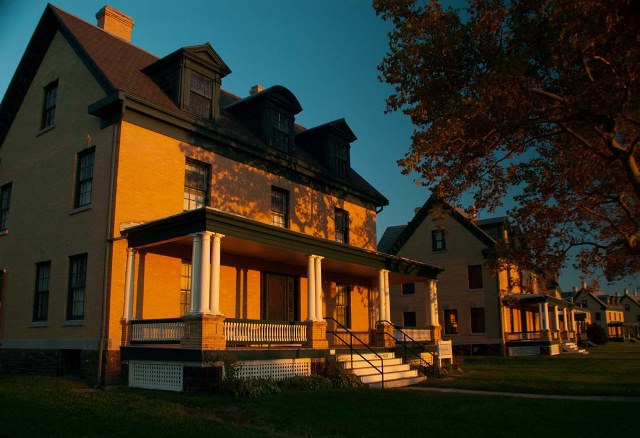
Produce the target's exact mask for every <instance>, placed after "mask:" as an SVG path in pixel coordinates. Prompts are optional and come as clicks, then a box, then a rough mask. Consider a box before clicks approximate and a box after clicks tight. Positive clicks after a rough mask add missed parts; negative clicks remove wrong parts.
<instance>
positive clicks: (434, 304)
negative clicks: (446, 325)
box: [429, 280, 440, 327]
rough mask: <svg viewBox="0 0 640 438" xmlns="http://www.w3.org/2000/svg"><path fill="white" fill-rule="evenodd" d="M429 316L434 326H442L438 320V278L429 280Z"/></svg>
mask: <svg viewBox="0 0 640 438" xmlns="http://www.w3.org/2000/svg"><path fill="white" fill-rule="evenodd" d="M429 318H430V320H431V325H432V326H435V327H439V326H440V321H439V320H438V283H437V282H436V280H429Z"/></svg>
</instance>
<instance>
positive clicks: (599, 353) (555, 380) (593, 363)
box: [425, 342, 640, 396]
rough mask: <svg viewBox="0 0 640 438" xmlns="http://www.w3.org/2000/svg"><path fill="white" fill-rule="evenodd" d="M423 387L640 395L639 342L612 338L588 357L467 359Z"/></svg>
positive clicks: (569, 355) (593, 349) (572, 355)
mask: <svg viewBox="0 0 640 438" xmlns="http://www.w3.org/2000/svg"><path fill="white" fill-rule="evenodd" d="M460 369H461V373H458V372H456V371H455V370H454V371H453V372H451V373H450V376H449V377H448V378H444V379H430V380H429V381H427V383H426V384H425V385H426V386H441V387H451V388H465V389H483V390H490V391H491V390H493V391H509V392H531V393H544V394H578V395H625V396H640V343H617V342H610V343H609V344H607V345H604V346H598V347H593V348H589V354H588V355H581V354H566V355H560V356H554V357H549V356H545V357H512V358H509V357H466V358H463V360H462V364H461V365H460Z"/></svg>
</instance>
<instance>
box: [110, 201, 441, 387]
mask: <svg viewBox="0 0 640 438" xmlns="http://www.w3.org/2000/svg"><path fill="white" fill-rule="evenodd" d="M123 235H124V236H125V237H126V239H127V244H128V245H127V246H128V248H127V259H126V272H125V284H124V294H123V298H124V299H123V313H122V319H121V322H122V336H121V340H120V346H121V347H120V350H121V357H122V362H123V365H124V366H125V367H126V366H129V364H130V362H131V361H134V363H136V366H137V367H140V366H142V365H143V364H142V363H143V362H145V361H146V362H149V359H150V358H153V359H157V360H160V359H161V362H162V361H163V362H165V363H166V364H169V365H177V364H182V365H183V366H186V365H185V364H188V366H189V367H190V368H191V371H189V373H186V372H185V375H187V374H193V373H194V372H196V373H205V374H206V373H207V372H209V371H205V370H204V369H205V368H209V367H211V366H212V365H213V364H214V362H216V361H217V362H219V361H220V360H221V358H223V357H228V356H231V355H233V356H235V357H240V356H241V357H243V358H245V359H246V360H252V361H255V360H263V359H260V358H269V359H264V360H278V359H277V358H279V357H284V358H285V359H287V360H289V359H291V360H296V361H298V360H299V359H300V360H302V359H304V360H305V362H308V369H312V368H313V367H316V366H320V365H318V363H321V362H323V361H326V359H327V357H329V356H330V353H331V352H332V351H335V350H336V349H340V348H342V347H343V343H342V342H341V341H340V340H338V339H337V336H339V333H341V332H344V331H343V330H342V329H343V328H346V327H348V329H346V330H347V332H348V333H349V336H352V337H353V335H354V334H357V337H358V339H359V341H358V343H357V344H358V345H359V346H362V347H364V346H366V347H369V348H373V347H383V348H388V349H392V348H393V347H394V346H395V342H396V340H395V338H393V337H389V336H386V335H384V333H388V332H393V329H390V328H385V324H384V323H380V321H381V320H386V319H388V318H389V308H390V303H389V288H390V285H391V284H400V283H404V282H425V283H427V285H428V287H430V288H432V289H433V290H434V291H435V278H436V276H437V274H438V273H439V272H440V269H438V268H434V267H432V266H429V265H425V264H423V263H419V262H414V261H411V260H408V259H403V258H400V257H395V256H389V255H385V254H381V253H378V252H375V251H369V250H365V249H361V248H356V247H353V246H350V245H345V244H342V243H339V242H334V241H331V240H327V239H322V238H317V237H313V236H309V235H307V234H302V233H298V232H292V231H291V230H288V229H285V228H280V227H274V226H271V225H268V224H264V223H259V222H256V221H253V220H249V219H246V218H244V217H240V216H236V215H229V214H226V213H224V212H220V211H218V210H213V209H210V208H203V209H200V210H194V211H189V212H185V213H182V214H179V215H175V216H171V217H168V218H164V219H160V220H158V221H154V222H151V223H146V224H143V225H137V226H133V227H129V228H126V229H124V230H123ZM185 264H186V266H187V269H184V266H185ZM180 266H182V268H181V267H180ZM432 295H433V299H432V300H433V303H432V304H433V307H434V308H435V302H436V299H437V297H436V295H435V293H434V294H432ZM325 317H326V318H327V319H326V320H325ZM328 321H329V322H328ZM332 321H335V322H336V323H337V322H338V321H339V323H340V325H341V327H335V326H334V324H333V322H332ZM414 335H415V336H419V337H420V338H421V339H422V340H423V341H424V342H433V341H435V340H437V339H435V338H434V336H432V334H431V332H429V333H427V334H424V333H422V334H419V333H418V332H416V333H414ZM350 348H358V347H354V346H351V347H350ZM274 358H275V359H274ZM245 359H243V360H245ZM283 360H284V359H283ZM169 365H167V366H169ZM290 365H291V364H289V365H287V367H289V366H290ZM163 366H164V365H163ZM269 366H271V365H269ZM296 366H297V365H296ZM293 368H295V366H294V367H293ZM196 369H197V370H196Z"/></svg>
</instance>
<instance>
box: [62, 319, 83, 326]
mask: <svg viewBox="0 0 640 438" xmlns="http://www.w3.org/2000/svg"><path fill="white" fill-rule="evenodd" d="M83 325H85V324H84V319H70V320H67V321H65V322H63V323H62V326H63V327H75V326H83Z"/></svg>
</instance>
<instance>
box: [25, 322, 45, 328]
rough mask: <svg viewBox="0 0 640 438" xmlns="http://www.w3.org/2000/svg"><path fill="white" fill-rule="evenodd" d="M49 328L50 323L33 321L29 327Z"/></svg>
mask: <svg viewBox="0 0 640 438" xmlns="http://www.w3.org/2000/svg"><path fill="white" fill-rule="evenodd" d="M48 326H49V321H32V322H31V323H30V324H29V327H31V328H43V327H48Z"/></svg>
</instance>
